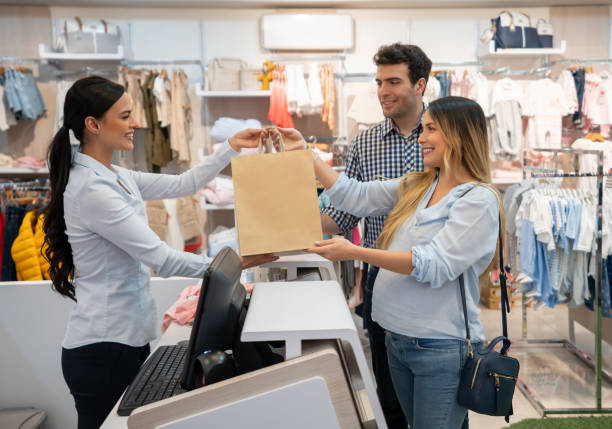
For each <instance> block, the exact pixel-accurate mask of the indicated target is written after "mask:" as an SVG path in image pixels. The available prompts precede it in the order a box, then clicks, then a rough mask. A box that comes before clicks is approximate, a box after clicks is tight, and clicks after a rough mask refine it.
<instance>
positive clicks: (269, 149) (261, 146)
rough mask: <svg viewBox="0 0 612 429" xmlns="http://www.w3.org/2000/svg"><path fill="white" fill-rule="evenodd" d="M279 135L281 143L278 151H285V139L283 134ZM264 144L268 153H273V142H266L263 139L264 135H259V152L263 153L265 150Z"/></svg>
mask: <svg viewBox="0 0 612 429" xmlns="http://www.w3.org/2000/svg"><path fill="white" fill-rule="evenodd" d="M278 136H279V137H280V140H279V145H278V149H279V150H278V152H284V151H285V142H284V141H283V135H282V134H280V133H279V134H278ZM264 145H265V147H266V151H267V152H268V153H272V144H271V143H268V142H266V143H264V141H263V135H260V136H259V146H258V147H257V153H258V154H261V153H263V152H264Z"/></svg>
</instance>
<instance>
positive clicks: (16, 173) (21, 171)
mask: <svg viewBox="0 0 612 429" xmlns="http://www.w3.org/2000/svg"><path fill="white" fill-rule="evenodd" d="M30 177H32V178H35V177H49V169H48V168H38V169H33V168H20V167H1V168H0V178H12V179H15V178H17V179H26V178H30Z"/></svg>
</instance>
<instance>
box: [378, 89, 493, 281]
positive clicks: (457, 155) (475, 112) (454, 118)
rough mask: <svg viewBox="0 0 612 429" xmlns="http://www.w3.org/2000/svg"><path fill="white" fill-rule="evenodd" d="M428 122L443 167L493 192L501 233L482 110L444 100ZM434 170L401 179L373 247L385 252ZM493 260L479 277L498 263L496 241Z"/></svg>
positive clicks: (462, 101) (433, 105)
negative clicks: (436, 133) (438, 139)
mask: <svg viewBox="0 0 612 429" xmlns="http://www.w3.org/2000/svg"><path fill="white" fill-rule="evenodd" d="M428 112H429V115H430V116H431V119H432V120H433V121H434V123H435V124H436V126H437V128H438V129H439V130H440V132H441V133H442V136H443V137H444V140H445V142H446V149H445V151H444V157H443V160H444V168H445V169H446V171H455V170H456V168H454V167H459V166H462V167H464V168H465V169H466V170H467V172H468V173H469V174H470V175H471V176H472V177H474V178H475V179H476V181H478V182H481V183H480V184H481V185H482V186H486V187H487V188H489V189H491V191H492V192H494V193H495V195H496V196H497V199H498V202H499V209H500V218H501V221H502V224H501V228H502V233H503V231H505V216H504V209H503V204H502V202H501V201H502V199H501V196H500V194H499V192H498V191H497V189H495V187H493V186H492V185H491V167H490V160H489V143H488V139H487V125H486V121H485V116H484V113H483V111H482V108H481V107H480V105H478V103H476V102H475V101H472V100H470V99H467V98H464V97H444V98H440V99H438V100H435V101H433V102H432V103H430V104H429V108H428ZM437 172H438V169H437V168H425V171H423V172H413V173H408V174H406V175H405V176H403V177H402V178H401V183H400V187H399V191H398V201H397V204H396V205H395V207H394V208H393V210H391V212H390V213H389V215H388V216H387V219H386V221H385V225H384V227H383V230H382V232H381V233H380V235H379V237H378V240H377V245H378V248H380V249H388V248H389V245H390V244H391V241H392V239H393V236H394V234H395V232H396V231H397V229H398V228H399V227H400V225H402V224H403V223H404V222H405V221H406V219H408V218H409V217H410V216H412V215H413V214H414V212H415V210H416V208H417V206H418V204H419V203H420V202H421V200H422V199H423V198H424V197H425V194H426V193H427V190H428V189H429V188H430V187H431V185H432V184H433V182H434V180H435V178H436V175H437ZM497 246H498V248H497V249H496V252H495V256H494V257H493V260H492V261H491V263H490V264H489V266H488V267H487V269H486V270H485V271H484V273H483V274H482V275H481V277H483V276H484V275H486V274H488V273H489V272H490V271H491V270H492V269H493V267H494V266H496V265H497V263H498V252H499V241H498V243H497Z"/></svg>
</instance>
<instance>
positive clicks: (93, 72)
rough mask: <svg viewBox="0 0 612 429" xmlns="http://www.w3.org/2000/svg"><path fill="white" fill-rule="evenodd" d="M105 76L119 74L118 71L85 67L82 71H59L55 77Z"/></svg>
mask: <svg viewBox="0 0 612 429" xmlns="http://www.w3.org/2000/svg"><path fill="white" fill-rule="evenodd" d="M103 74H117V69H116V68H115V69H94V68H92V67H89V66H85V67H83V68H82V69H80V70H57V71H56V72H55V73H54V75H55V77H58V78H63V77H66V76H74V75H77V76H78V75H85V76H91V75H103Z"/></svg>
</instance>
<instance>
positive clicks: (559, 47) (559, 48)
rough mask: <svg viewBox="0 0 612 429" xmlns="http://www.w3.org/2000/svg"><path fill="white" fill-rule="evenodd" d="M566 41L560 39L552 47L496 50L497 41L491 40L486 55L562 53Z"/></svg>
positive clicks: (519, 55) (523, 55)
mask: <svg viewBox="0 0 612 429" xmlns="http://www.w3.org/2000/svg"><path fill="white" fill-rule="evenodd" d="M565 49H566V43H565V40H561V41H559V43H557V44H553V47H552V48H533V49H531V48H524V49H498V50H495V41H493V40H491V41H490V42H489V50H488V51H487V52H486V53H485V55H492V56H506V55H507V56H515V57H532V56H540V55H561V54H564V53H565Z"/></svg>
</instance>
